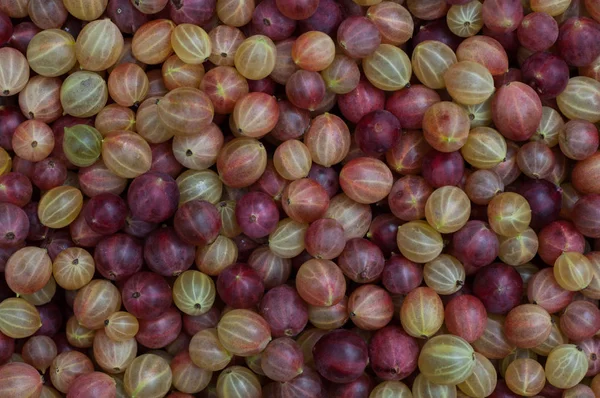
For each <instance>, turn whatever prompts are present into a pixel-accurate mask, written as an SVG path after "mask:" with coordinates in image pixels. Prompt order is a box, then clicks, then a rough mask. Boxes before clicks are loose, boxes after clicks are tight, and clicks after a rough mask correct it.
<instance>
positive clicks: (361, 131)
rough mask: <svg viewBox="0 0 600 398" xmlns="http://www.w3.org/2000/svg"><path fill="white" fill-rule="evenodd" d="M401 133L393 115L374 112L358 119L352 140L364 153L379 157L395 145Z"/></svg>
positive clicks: (397, 121)
mask: <svg viewBox="0 0 600 398" xmlns="http://www.w3.org/2000/svg"><path fill="white" fill-rule="evenodd" d="M401 133H402V129H401V127H400V121H399V120H398V118H397V117H396V116H394V114H393V113H391V112H388V111H384V110H376V111H373V112H371V113H369V114H367V115H365V116H363V117H362V119H360V121H359V122H358V124H357V125H356V129H355V130H354V138H355V139H356V143H357V144H358V146H359V148H360V149H361V150H362V151H363V152H364V153H366V154H367V155H372V156H379V155H381V154H382V153H385V152H386V151H387V150H388V149H390V148H391V147H393V146H394V145H396V143H397V142H398V140H399V139H400V134H401Z"/></svg>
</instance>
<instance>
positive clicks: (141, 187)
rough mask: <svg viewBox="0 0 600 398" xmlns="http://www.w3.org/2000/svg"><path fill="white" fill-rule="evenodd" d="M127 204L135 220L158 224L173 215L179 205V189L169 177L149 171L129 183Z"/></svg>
mask: <svg viewBox="0 0 600 398" xmlns="http://www.w3.org/2000/svg"><path fill="white" fill-rule="evenodd" d="M127 204H128V205H129V208H130V209H131V213H132V214H133V215H134V216H135V217H136V218H138V219H140V220H142V221H146V222H153V223H160V222H163V221H165V220H167V219H168V218H170V217H172V216H173V214H175V211H176V210H177V205H178V204H179V188H178V187H177V183H176V182H175V180H174V179H173V177H171V176H170V175H168V174H165V173H162V172H159V171H149V172H147V173H145V174H142V175H141V176H139V177H136V178H135V179H134V180H133V181H132V182H131V185H130V186H129V189H128V191H127Z"/></svg>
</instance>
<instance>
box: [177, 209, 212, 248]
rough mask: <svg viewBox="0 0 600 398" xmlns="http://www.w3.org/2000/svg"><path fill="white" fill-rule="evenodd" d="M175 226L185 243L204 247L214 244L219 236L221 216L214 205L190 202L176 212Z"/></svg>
mask: <svg viewBox="0 0 600 398" xmlns="http://www.w3.org/2000/svg"><path fill="white" fill-rule="evenodd" d="M173 226H174V227H175V232H177V235H178V236H179V237H180V238H181V239H182V240H183V241H185V242H186V243H189V244H190V245H196V246H202V245H206V244H208V243H212V242H213V241H214V240H215V239H216V238H217V236H219V230H220V229H221V216H220V215H219V211H218V210H217V208H216V207H215V206H214V205H213V204H212V203H209V202H207V201H205V200H197V199H196V200H190V201H189V202H185V203H184V204H182V205H181V206H180V207H179V209H177V211H176V212H175V219H174V220H173Z"/></svg>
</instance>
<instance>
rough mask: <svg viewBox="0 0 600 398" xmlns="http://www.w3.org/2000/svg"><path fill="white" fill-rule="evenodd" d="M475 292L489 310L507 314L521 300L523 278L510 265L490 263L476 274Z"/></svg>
mask: <svg viewBox="0 0 600 398" xmlns="http://www.w3.org/2000/svg"><path fill="white" fill-rule="evenodd" d="M473 293H474V294H475V296H477V298H479V300H481V302H482V303H483V305H484V306H485V309H486V310H487V311H488V312H490V313H492V314H506V313H508V312H509V311H510V310H512V309H513V308H514V307H516V306H517V305H519V303H520V302H521V297H522V296H523V279H521V275H519V273H518V272H517V270H515V268H514V267H511V266H510V265H506V264H503V263H494V264H490V265H488V266H487V267H483V268H481V269H480V270H479V272H478V273H477V275H475V280H474V281H473Z"/></svg>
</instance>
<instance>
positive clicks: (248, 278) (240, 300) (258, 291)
mask: <svg viewBox="0 0 600 398" xmlns="http://www.w3.org/2000/svg"><path fill="white" fill-rule="evenodd" d="M264 290H265V288H264V284H263V281H262V278H261V277H260V275H259V274H258V272H256V271H255V270H254V268H252V267H250V266H249V265H248V264H244V263H237V264H233V265H230V266H229V267H227V268H225V269H224V270H223V271H221V273H220V274H219V277H218V278H217V292H218V293H219V297H221V299H222V300H223V301H224V302H225V304H227V305H228V306H230V307H233V308H242V309H246V308H252V307H254V306H255V305H256V304H258V303H259V302H260V299H261V298H262V296H263V292H264Z"/></svg>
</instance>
